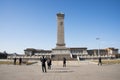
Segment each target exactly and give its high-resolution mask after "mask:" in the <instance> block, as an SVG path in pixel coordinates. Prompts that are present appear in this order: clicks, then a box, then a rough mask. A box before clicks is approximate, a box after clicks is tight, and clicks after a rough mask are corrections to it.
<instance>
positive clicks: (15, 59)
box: [14, 57, 17, 65]
mask: <svg viewBox="0 0 120 80" xmlns="http://www.w3.org/2000/svg"><path fill="white" fill-rule="evenodd" d="M16 60H17V59H16V57H15V58H14V65H16Z"/></svg>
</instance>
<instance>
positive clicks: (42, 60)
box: [40, 56, 47, 72]
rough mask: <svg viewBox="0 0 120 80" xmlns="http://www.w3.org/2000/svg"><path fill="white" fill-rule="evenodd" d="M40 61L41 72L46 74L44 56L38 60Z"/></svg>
mask: <svg viewBox="0 0 120 80" xmlns="http://www.w3.org/2000/svg"><path fill="white" fill-rule="evenodd" d="M40 61H41V62H42V71H43V72H47V71H46V63H45V62H46V59H45V58H44V56H43V58H42V59H40Z"/></svg>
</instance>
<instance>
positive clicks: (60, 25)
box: [56, 13, 65, 49]
mask: <svg viewBox="0 0 120 80" xmlns="http://www.w3.org/2000/svg"><path fill="white" fill-rule="evenodd" d="M56 48H57V49H64V48H65V42H64V14H63V13H58V14H57V44H56Z"/></svg>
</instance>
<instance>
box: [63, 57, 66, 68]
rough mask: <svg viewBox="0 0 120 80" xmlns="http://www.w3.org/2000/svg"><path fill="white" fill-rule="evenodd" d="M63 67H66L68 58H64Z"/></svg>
mask: <svg viewBox="0 0 120 80" xmlns="http://www.w3.org/2000/svg"><path fill="white" fill-rule="evenodd" d="M63 67H66V58H65V57H64V58H63Z"/></svg>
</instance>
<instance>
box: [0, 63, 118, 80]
mask: <svg viewBox="0 0 120 80" xmlns="http://www.w3.org/2000/svg"><path fill="white" fill-rule="evenodd" d="M0 80H120V64H111V65H103V66H98V65H97V64H93V63H89V62H84V61H83V62H77V61H76V62H75V61H73V62H69V63H68V64H67V67H66V68H63V67H62V64H61V62H53V65H52V69H51V70H47V73H43V72H42V70H41V65H40V62H38V63H37V64H33V65H21V66H19V65H0Z"/></svg>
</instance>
